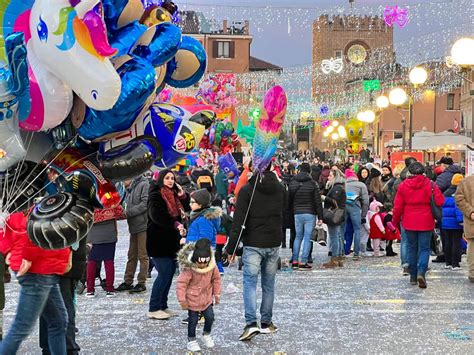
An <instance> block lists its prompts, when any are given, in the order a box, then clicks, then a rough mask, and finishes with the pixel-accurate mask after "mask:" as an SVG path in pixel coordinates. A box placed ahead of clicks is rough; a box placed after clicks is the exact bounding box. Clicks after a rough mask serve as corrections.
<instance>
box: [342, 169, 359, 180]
mask: <svg viewBox="0 0 474 355" xmlns="http://www.w3.org/2000/svg"><path fill="white" fill-rule="evenodd" d="M345 174H346V179H350V178H356V179H357V180H358V179H359V178H358V177H357V175H356V173H355V172H353V171H352V170H351V169H346V172H345Z"/></svg>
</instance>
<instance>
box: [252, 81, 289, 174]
mask: <svg viewBox="0 0 474 355" xmlns="http://www.w3.org/2000/svg"><path fill="white" fill-rule="evenodd" d="M287 103H288V100H287V97H286V93H285V90H283V88H282V87H281V86H275V87H273V88H271V89H270V90H269V91H268V92H267V93H266V94H265V97H264V99H263V109H262V114H261V116H260V119H259V121H258V123H257V128H256V132H255V138H254V140H253V152H252V163H253V168H254V169H256V171H258V172H259V173H261V174H262V173H263V172H264V171H265V169H266V168H267V167H268V165H269V164H270V162H271V160H272V158H273V155H274V154H275V152H276V150H277V146H278V137H279V135H280V132H281V129H282V127H283V123H284V120H285V115H286V108H287Z"/></svg>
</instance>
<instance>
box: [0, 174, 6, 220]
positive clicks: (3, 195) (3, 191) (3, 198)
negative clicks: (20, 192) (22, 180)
mask: <svg viewBox="0 0 474 355" xmlns="http://www.w3.org/2000/svg"><path fill="white" fill-rule="evenodd" d="M0 180H1V182H2V184H1V185H2V201H0V203H1V206H2V207H3V201H4V200H5V191H6V189H7V188H8V186H7V181H8V169H7V171H6V172H5V178H4V179H0ZM3 181H5V188H3ZM0 211H3V208H2V209H0Z"/></svg>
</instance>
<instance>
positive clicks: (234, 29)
mask: <svg viewBox="0 0 474 355" xmlns="http://www.w3.org/2000/svg"><path fill="white" fill-rule="evenodd" d="M181 18H182V22H181V23H180V27H181V30H182V31H183V34H185V35H188V36H191V37H194V38H195V39H197V40H198V41H199V42H201V44H202V45H203V46H204V48H205V49H206V52H207V55H208V62H207V71H208V72H211V73H235V74H240V73H247V72H248V71H249V70H250V45H251V43H252V35H250V31H249V21H244V22H229V21H228V20H224V21H223V22H222V24H221V26H218V28H213V26H212V25H211V23H210V22H209V21H208V20H207V19H206V18H205V17H204V16H203V15H202V14H201V13H199V12H195V11H184V12H182V13H181Z"/></svg>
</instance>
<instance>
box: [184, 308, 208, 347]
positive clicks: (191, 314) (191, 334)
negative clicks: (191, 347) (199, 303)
mask: <svg viewBox="0 0 474 355" xmlns="http://www.w3.org/2000/svg"><path fill="white" fill-rule="evenodd" d="M199 314H202V315H203V317H204V331H203V333H204V335H206V334H211V330H212V324H213V323H214V309H213V308H212V304H211V305H210V306H209V307H207V308H206V309H205V310H204V311H201V312H197V311H191V310H188V339H189V340H190V341H191V340H196V327H197V325H198V321H199Z"/></svg>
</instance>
